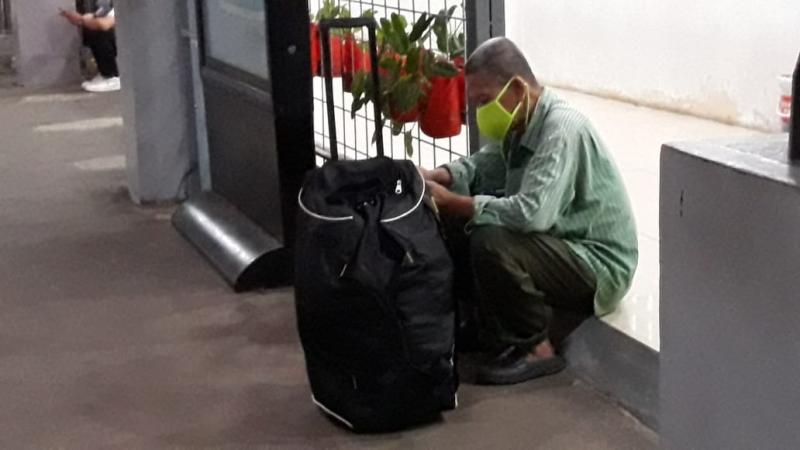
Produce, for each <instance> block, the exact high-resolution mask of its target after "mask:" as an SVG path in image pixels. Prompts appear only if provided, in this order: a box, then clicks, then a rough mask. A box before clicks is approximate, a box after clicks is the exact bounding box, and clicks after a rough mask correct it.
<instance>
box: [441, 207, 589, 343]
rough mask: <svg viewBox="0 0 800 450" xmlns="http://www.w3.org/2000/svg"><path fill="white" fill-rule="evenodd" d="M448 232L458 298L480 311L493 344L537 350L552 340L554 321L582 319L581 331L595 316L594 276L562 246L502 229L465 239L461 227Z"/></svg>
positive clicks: (482, 230)
mask: <svg viewBox="0 0 800 450" xmlns="http://www.w3.org/2000/svg"><path fill="white" fill-rule="evenodd" d="M446 230H447V236H448V242H449V243H450V249H451V253H452V255H453V259H454V262H455V266H456V277H455V278H456V292H455V295H456V297H457V298H459V299H460V300H462V301H465V302H466V303H468V304H472V305H474V306H475V307H476V309H477V316H478V322H479V324H480V327H481V332H482V335H483V337H484V339H487V340H488V341H489V343H490V345H518V346H534V345H536V344H538V343H540V342H542V341H543V340H545V339H548V338H552V336H550V334H551V328H552V325H553V322H554V316H558V317H557V319H558V318H559V317H560V318H562V319H561V321H562V322H564V323H566V322H571V321H572V322H574V321H575V318H576V317H578V318H579V319H578V321H577V323H576V324H575V326H577V324H579V323H580V321H582V320H583V319H585V318H586V317H588V316H591V315H592V314H594V294H595V289H596V278H595V275H594V273H593V272H592V270H591V269H590V268H589V267H588V266H587V265H586V264H585V263H584V262H583V260H581V259H580V258H579V257H578V256H577V255H576V254H575V253H574V252H573V251H572V249H571V248H570V247H569V246H568V245H567V244H566V243H565V242H564V241H562V240H560V239H558V238H555V237H552V236H549V235H547V234H520V233H516V232H513V231H511V230H509V229H507V228H504V227H498V226H482V227H477V228H475V229H473V230H472V232H471V233H470V234H469V235H467V234H466V233H464V231H463V230H464V228H463V223H461V224H452V223H448V224H447V225H446ZM563 318H568V319H563ZM573 328H574V327H573ZM560 337H563V336H559V338H560Z"/></svg>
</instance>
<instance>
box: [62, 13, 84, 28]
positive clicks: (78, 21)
mask: <svg viewBox="0 0 800 450" xmlns="http://www.w3.org/2000/svg"><path fill="white" fill-rule="evenodd" d="M59 15H61V17H63V18H65V19H67V20H68V21H69V23H71V24H73V25H75V26H76V27H79V26H81V25H83V16H82V15H80V14H78V13H76V12H75V11H66V10H63V9H62V10H61V11H60V12H59Z"/></svg>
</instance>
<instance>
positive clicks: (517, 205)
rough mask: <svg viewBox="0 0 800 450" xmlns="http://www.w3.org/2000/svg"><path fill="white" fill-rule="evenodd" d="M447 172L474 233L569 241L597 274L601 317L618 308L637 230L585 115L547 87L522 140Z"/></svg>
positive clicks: (513, 138) (514, 138) (490, 148)
mask: <svg viewBox="0 0 800 450" xmlns="http://www.w3.org/2000/svg"><path fill="white" fill-rule="evenodd" d="M446 167H447V169H448V170H449V171H450V173H451V174H452V176H453V185H452V186H451V189H452V190H453V191H454V192H458V193H460V194H464V195H473V196H474V198H475V214H474V216H473V219H472V222H471V223H470V226H472V227H475V226H482V225H499V226H503V227H507V228H509V229H512V230H515V231H518V232H521V233H546V234H548V235H551V236H554V237H557V238H560V239H563V240H564V241H566V242H567V244H568V245H569V246H570V247H571V248H572V250H573V251H574V252H575V253H576V254H577V255H578V256H579V257H580V258H581V259H582V260H583V261H585V262H586V264H587V265H588V266H589V267H590V268H591V269H592V270H593V271H594V273H595V276H596V278H597V293H596V294H595V300H594V304H595V312H596V314H598V315H604V314H607V313H610V312H611V311H613V310H614V309H615V308H616V306H617V305H618V304H619V302H620V300H622V297H623V296H624V295H625V293H626V292H627V291H628V289H629V288H630V285H631V281H632V278H633V274H634V272H635V270H636V265H637V261H638V256H639V253H638V247H637V236H636V225H635V223H634V218H633V214H632V212H631V207H630V202H629V200H628V195H627V192H626V190H625V186H624V184H623V182H622V179H621V177H620V175H619V171H618V170H617V168H616V165H615V164H614V161H613V160H612V158H611V156H610V155H609V153H608V151H607V150H606V148H605V146H604V144H603V143H602V141H601V140H600V138H599V136H598V135H597V132H596V131H595V130H594V128H593V127H592V125H591V124H590V123H589V121H588V120H587V119H586V117H584V116H583V115H582V114H581V113H580V112H578V111H577V110H575V109H573V108H571V107H570V106H569V105H568V104H567V103H566V102H564V101H563V100H561V99H559V98H558V97H557V96H556V95H555V94H554V93H553V92H552V91H551V90H549V89H547V88H545V89H544V91H543V92H542V95H541V96H540V98H539V101H538V103H537V105H536V108H535V110H534V114H533V117H532V119H531V120H530V122H529V124H528V127H527V129H526V130H525V132H523V133H522V135H521V136H520V135H519V133H517V134H514V133H511V134H510V136H509V137H508V138H507V139H506V141H505V142H504V143H503V144H502V145H501V144H499V143H498V144H490V145H487V146H486V147H484V148H483V149H481V151H479V152H478V153H476V154H474V155H472V156H471V157H469V158H467V159H461V160H459V161H456V162H453V163H450V164H447V165H446ZM497 192H503V195H502V196H495V194H496V193H497ZM487 193H492V194H491V195H487Z"/></svg>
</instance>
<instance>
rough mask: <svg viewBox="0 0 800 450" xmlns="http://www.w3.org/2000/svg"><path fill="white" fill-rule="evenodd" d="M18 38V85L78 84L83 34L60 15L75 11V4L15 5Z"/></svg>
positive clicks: (18, 0) (23, 0)
mask: <svg viewBox="0 0 800 450" xmlns="http://www.w3.org/2000/svg"><path fill="white" fill-rule="evenodd" d="M11 8H12V14H13V16H14V29H15V31H16V34H17V52H16V54H17V60H16V65H17V82H18V83H19V84H22V85H23V86H34V87H40V86H55V85H63V84H69V83H76V84H77V83H78V82H79V81H80V79H81V74H80V59H79V57H80V48H81V38H80V32H79V31H78V29H77V28H75V27H74V26H73V25H71V24H69V23H68V22H67V21H66V20H64V19H63V18H62V17H61V16H59V15H58V8H64V9H74V8H75V2H74V0H36V1H30V0H14V1H13V2H12V5H11Z"/></svg>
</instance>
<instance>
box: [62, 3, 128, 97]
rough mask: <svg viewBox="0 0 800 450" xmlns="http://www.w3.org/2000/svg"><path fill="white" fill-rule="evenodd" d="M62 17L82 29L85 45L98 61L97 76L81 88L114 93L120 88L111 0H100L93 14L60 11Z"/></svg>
mask: <svg viewBox="0 0 800 450" xmlns="http://www.w3.org/2000/svg"><path fill="white" fill-rule="evenodd" d="M61 15H62V16H63V17H64V18H65V19H67V20H68V21H69V22H70V23H71V24H73V25H75V26H77V27H79V28H81V29H82V30H83V42H84V44H85V45H86V46H87V47H89V49H91V51H92V56H94V60H95V61H96V62H97V70H98V72H100V73H99V74H98V75H97V76H96V77H94V78H93V79H91V80H89V81H85V82H84V83H83V84H82V85H81V87H83V89H84V90H86V91H89V92H114V91H118V90H119V89H120V81H119V69H118V68H117V39H116V36H115V34H114V27H115V25H116V16H115V14H114V2H113V1H112V0H98V2H97V7H96V9H95V10H94V12H93V13H88V14H80V13H78V12H75V11H64V10H61Z"/></svg>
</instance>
